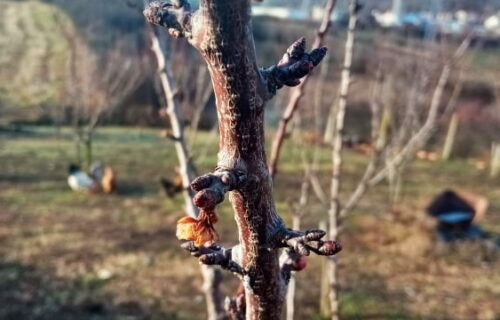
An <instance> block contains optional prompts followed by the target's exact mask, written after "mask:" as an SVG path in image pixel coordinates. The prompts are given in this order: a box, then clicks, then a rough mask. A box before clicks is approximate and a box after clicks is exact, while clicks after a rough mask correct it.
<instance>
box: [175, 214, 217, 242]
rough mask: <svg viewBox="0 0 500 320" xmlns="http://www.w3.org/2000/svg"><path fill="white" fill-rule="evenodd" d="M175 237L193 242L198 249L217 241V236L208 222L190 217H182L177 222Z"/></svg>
mask: <svg viewBox="0 0 500 320" xmlns="http://www.w3.org/2000/svg"><path fill="white" fill-rule="evenodd" d="M176 236H177V238H178V239H179V240H188V241H194V243H195V245H196V246H198V247H199V246H202V245H204V244H205V243H206V242H209V241H217V240H218V239H219V235H218V234H217V232H216V231H215V229H214V227H213V225H212V224H211V223H210V222H209V221H207V220H206V219H200V220H198V219H195V218H191V217H184V218H181V219H180V220H179V221H177V232H176Z"/></svg>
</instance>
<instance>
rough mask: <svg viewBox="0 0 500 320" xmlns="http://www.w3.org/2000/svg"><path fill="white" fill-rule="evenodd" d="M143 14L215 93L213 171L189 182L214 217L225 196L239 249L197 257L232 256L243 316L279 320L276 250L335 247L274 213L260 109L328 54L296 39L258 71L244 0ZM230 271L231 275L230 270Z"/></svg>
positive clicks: (218, 259)
mask: <svg viewBox="0 0 500 320" xmlns="http://www.w3.org/2000/svg"><path fill="white" fill-rule="evenodd" d="M145 15H146V17H147V19H148V20H149V21H150V22H152V23H155V24H159V25H162V26H164V27H166V28H168V30H169V33H170V34H171V35H173V36H176V37H181V36H184V37H186V38H187V39H188V40H189V42H190V43H191V44H192V45H193V46H194V47H195V48H196V49H197V50H198V51H199V52H200V53H201V55H202V56H203V58H204V60H205V61H206V63H207V65H208V68H209V71H210V75H211V79H212V85H213V87H214V91H215V96H216V104H217V114H218V119H219V133H220V135H219V137H220V139H219V149H220V150H219V154H218V162H217V169H216V171H215V172H214V173H213V174H211V175H207V176H204V177H201V178H199V179H197V180H196V181H195V182H196V183H195V184H194V187H195V189H196V190H197V191H198V193H197V195H196V198H195V202H196V204H197V205H198V206H199V207H200V208H201V210H202V211H203V210H205V211H210V212H211V213H212V211H213V210H214V208H215V206H216V205H217V204H218V203H220V202H221V201H222V200H223V197H224V193H226V192H230V195H229V199H230V201H231V203H232V206H233V209H234V211H235V218H236V222H237V225H238V232H239V239H240V244H239V245H238V246H236V247H235V248H233V250H232V252H231V254H230V255H228V254H227V250H225V249H223V248H221V249H213V252H209V253H206V254H205V253H201V254H200V256H199V259H200V262H202V263H205V264H218V265H221V266H223V267H224V266H227V265H228V259H230V261H233V262H234V263H235V264H238V265H240V266H241V270H243V272H242V274H240V276H241V279H242V282H243V286H244V288H245V305H246V319H279V318H280V316H281V313H282V306H283V301H284V294H285V292H286V290H285V289H286V278H285V277H284V276H283V273H282V270H281V268H280V265H279V261H278V256H279V248H282V247H289V248H290V249H291V250H294V251H300V254H309V251H313V252H315V253H317V254H322V255H332V254H335V253H336V252H338V251H339V250H340V247H339V246H338V245H337V244H336V243H333V242H330V241H325V242H323V241H321V238H322V237H323V236H324V235H325V233H324V232H319V231H309V232H306V233H301V232H292V231H291V230H288V229H286V228H285V226H284V224H283V222H282V220H281V219H280V217H279V216H278V214H277V212H276V209H275V206H274V201H273V197H272V183H271V179H270V175H269V171H268V169H267V164H266V155H265V150H264V104H265V101H266V100H268V99H270V98H271V97H272V95H273V94H274V93H275V91H276V90H277V89H279V88H280V87H282V86H283V85H288V86H294V85H297V84H298V79H300V78H302V77H304V76H305V75H307V74H308V73H309V72H310V71H311V70H312V68H313V67H314V66H315V65H317V64H318V63H319V62H320V61H321V59H322V58H323V56H324V55H325V52H326V49H324V48H319V49H317V50H313V51H312V52H311V53H306V52H305V44H304V41H303V40H299V41H298V42H296V43H294V44H293V45H292V46H291V47H290V48H289V50H288V51H287V53H286V54H285V55H284V57H283V58H282V60H281V61H280V62H279V63H278V64H277V65H275V66H273V67H271V68H268V69H265V70H259V69H258V67H257V65H256V57H255V51H254V43H253V36H252V25H251V21H250V7H249V2H248V0H232V1H225V0H202V1H201V2H200V9H199V10H198V11H197V12H194V13H192V12H191V11H190V8H189V4H188V2H187V1H184V0H176V1H172V3H160V2H153V3H151V4H150V6H149V8H148V9H147V10H146V11H145ZM221 196H222V197H221ZM198 249H199V250H202V247H198ZM236 269H237V268H236ZM230 270H231V271H233V272H235V271H234V270H235V268H234V266H233V268H232V269H230ZM235 273H238V272H235Z"/></svg>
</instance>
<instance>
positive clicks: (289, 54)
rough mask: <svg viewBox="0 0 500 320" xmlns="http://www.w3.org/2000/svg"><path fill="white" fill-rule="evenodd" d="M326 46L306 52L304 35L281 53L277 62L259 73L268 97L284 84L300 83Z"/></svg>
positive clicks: (321, 56)
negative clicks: (265, 86) (265, 85)
mask: <svg viewBox="0 0 500 320" xmlns="http://www.w3.org/2000/svg"><path fill="white" fill-rule="evenodd" d="M327 50H328V49H327V48H326V47H321V48H316V49H313V50H311V52H310V53H307V52H306V39H305V38H304V37H302V38H300V39H298V40H297V41H295V42H294V43H293V44H292V45H291V46H290V47H289V48H288V49H287V50H286V53H285V54H284V55H283V57H282V58H281V60H280V61H279V62H278V64H276V65H274V66H271V67H269V68H267V69H261V71H260V73H261V75H262V77H263V78H264V82H265V83H266V84H267V90H268V92H269V97H268V98H269V99H270V98H271V97H272V96H273V95H275V94H276V91H277V90H278V89H281V88H282V87H283V86H284V85H287V86H289V87H295V86H297V85H299V84H300V79H301V78H303V77H305V76H307V75H308V74H309V73H310V72H311V71H312V70H313V68H314V67H316V66H317V65H318V64H319V63H320V62H321V60H323V58H324V57H325V55H326V52H327Z"/></svg>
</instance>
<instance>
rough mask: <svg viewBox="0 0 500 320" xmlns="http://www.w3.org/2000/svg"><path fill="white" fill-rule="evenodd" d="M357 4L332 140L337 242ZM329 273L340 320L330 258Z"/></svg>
mask: <svg viewBox="0 0 500 320" xmlns="http://www.w3.org/2000/svg"><path fill="white" fill-rule="evenodd" d="M357 9H358V8H357V1H356V0H351V2H350V4H349V13H350V17H349V26H348V30H347V39H346V45H345V56H344V64H343V69H342V76H341V80H340V90H339V103H338V107H337V109H336V112H335V119H336V122H335V130H334V133H335V134H334V136H333V148H332V184H331V199H330V212H329V223H330V238H331V239H335V240H336V239H337V237H338V232H339V230H338V228H339V226H340V211H341V207H340V184H341V169H342V148H343V145H342V134H343V132H344V123H345V114H346V109H347V98H348V95H349V87H350V84H351V66H352V59H353V49H354V35H355V29H356V23H357V12H356V11H357ZM328 269H329V275H330V277H329V278H330V279H329V280H330V309H331V310H330V311H331V319H332V320H337V319H339V298H338V286H339V284H338V277H337V274H338V260H337V258H335V257H331V258H330V259H329V260H328Z"/></svg>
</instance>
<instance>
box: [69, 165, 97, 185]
mask: <svg viewBox="0 0 500 320" xmlns="http://www.w3.org/2000/svg"><path fill="white" fill-rule="evenodd" d="M68 172H69V176H68V185H69V187H70V188H71V189H72V190H74V191H91V192H95V191H96V190H97V189H98V188H99V184H98V183H97V181H96V180H95V179H93V178H92V177H91V176H90V175H89V174H88V173H86V172H83V171H81V169H80V167H79V166H77V165H75V164H71V165H70V166H69V168H68Z"/></svg>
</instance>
